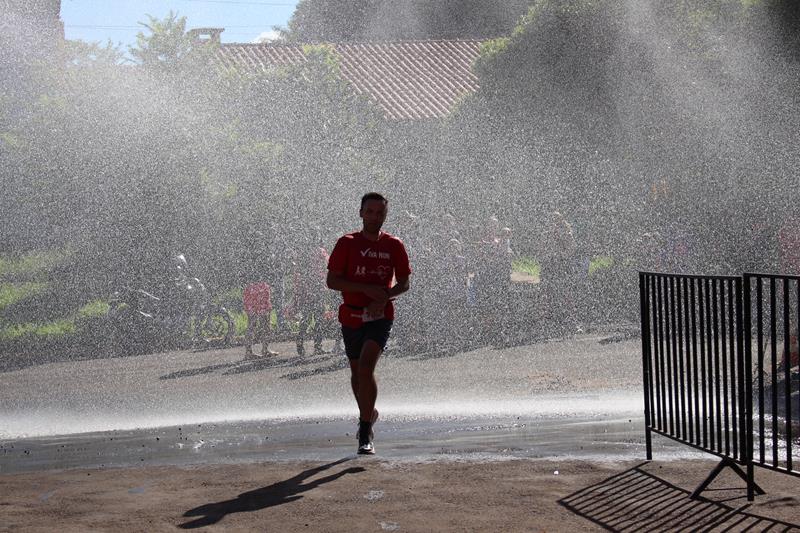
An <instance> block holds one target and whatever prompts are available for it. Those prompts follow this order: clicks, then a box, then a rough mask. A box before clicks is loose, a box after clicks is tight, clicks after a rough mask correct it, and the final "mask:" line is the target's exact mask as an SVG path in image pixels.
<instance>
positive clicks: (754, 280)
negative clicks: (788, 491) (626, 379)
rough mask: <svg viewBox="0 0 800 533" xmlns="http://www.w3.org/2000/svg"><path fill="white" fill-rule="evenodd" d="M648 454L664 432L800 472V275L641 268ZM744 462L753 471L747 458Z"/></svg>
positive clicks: (731, 459) (726, 456) (731, 458)
mask: <svg viewBox="0 0 800 533" xmlns="http://www.w3.org/2000/svg"><path fill="white" fill-rule="evenodd" d="M639 292H640V301H641V325H642V366H643V379H644V400H645V428H646V429H645V432H646V443H647V458H648V459H652V445H651V434H652V433H658V434H661V435H664V436H666V437H669V438H671V439H674V440H677V441H680V442H683V443H685V444H687V445H689V446H692V447H695V448H698V449H700V450H703V451H705V452H708V453H711V454H714V455H717V456H719V457H720V458H721V462H720V464H719V465H718V466H717V468H715V469H714V471H713V472H712V473H711V474H710V475H709V477H708V478H707V479H706V480H705V481H704V482H703V483H702V484H701V485H700V486H699V487H698V488H697V490H695V492H694V494H693V495H692V496H693V497H696V496H698V495H699V494H700V492H702V491H703V490H705V488H706V487H707V486H708V485H709V483H711V481H712V480H713V479H714V478H715V477H716V476H717V474H719V472H720V471H722V469H723V468H725V467H726V466H727V467H730V468H732V469H733V470H734V471H736V472H737V473H738V474H739V475H740V476H741V477H742V478H743V479H745V480H746V481H747V487H748V491H747V492H748V499H753V495H754V493H755V492H759V493H761V492H763V491H761V489H760V488H759V487H758V485H756V484H755V480H754V472H753V467H754V466H762V467H765V468H770V469H773V470H778V471H781V472H785V473H789V474H793V475H798V476H800V468H799V467H798V465H800V455H798V452H800V446H798V445H797V441H798V436H800V371H799V370H798V369H797V368H795V367H797V366H798V362H799V359H800V356H799V355H798V343H797V339H798V338H800V276H779V275H771V274H744V275H743V276H742V277H738V276H735V277H734V276H691V275H679V274H662V273H651V272H640V273H639ZM739 465H741V466H744V467H745V468H746V472H745V471H743V470H742V468H740V466H739Z"/></svg>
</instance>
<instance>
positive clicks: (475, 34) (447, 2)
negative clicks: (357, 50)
mask: <svg viewBox="0 0 800 533" xmlns="http://www.w3.org/2000/svg"><path fill="white" fill-rule="evenodd" d="M529 3H530V0H437V1H436V2H419V1H415V0H400V1H392V0H301V1H300V2H299V3H298V4H297V8H296V9H295V12H294V14H293V15H292V18H291V19H290V20H289V28H288V31H287V33H286V36H287V38H288V40H290V41H294V42H305V43H307V42H359V41H392V40H411V39H484V38H487V37H497V36H500V35H504V34H506V33H508V32H509V31H510V30H511V29H512V28H513V27H514V24H515V23H516V21H517V19H518V18H519V17H520V16H521V15H523V14H524V13H525V10H526V8H527V6H528V4H529Z"/></svg>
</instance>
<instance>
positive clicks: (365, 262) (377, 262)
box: [328, 231, 411, 327]
mask: <svg viewBox="0 0 800 533" xmlns="http://www.w3.org/2000/svg"><path fill="white" fill-rule="evenodd" d="M328 270H329V271H331V272H337V273H339V272H341V273H342V274H343V275H344V278H345V279H346V280H347V281H355V282H358V283H366V284H369V285H377V286H378V287H386V288H387V289H388V288H390V287H391V286H392V279H393V278H407V277H408V276H409V275H411V265H410V264H409V262H408V254H407V253H406V247H405V246H404V245H403V241H401V240H400V239H398V238H397V237H394V236H392V235H390V234H388V233H386V232H381V234H380V237H379V238H378V240H377V241H371V240H369V239H367V238H366V237H364V235H362V234H361V232H360V231H357V232H354V233H348V234H347V235H345V236H343V237H341V238H340V239H339V240H338V241H337V242H336V246H335V247H334V248H333V252H331V257H330V259H329V260H328ZM342 295H343V296H344V303H343V304H342V305H341V307H339V321H340V322H341V323H342V324H343V325H345V326H349V327H359V326H361V323H362V318H361V315H362V313H363V308H364V307H366V306H368V305H369V303H370V299H369V298H368V297H367V296H366V295H365V294H364V293H361V292H347V291H344V292H342ZM384 316H385V317H386V318H388V319H389V320H394V305H393V304H392V302H391V301H389V302H387V304H386V309H385V310H384Z"/></svg>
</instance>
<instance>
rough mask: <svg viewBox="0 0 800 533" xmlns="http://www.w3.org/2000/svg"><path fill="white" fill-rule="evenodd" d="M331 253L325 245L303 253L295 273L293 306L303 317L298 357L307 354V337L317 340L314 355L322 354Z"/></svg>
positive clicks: (293, 275)
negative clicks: (327, 279) (327, 278)
mask: <svg viewBox="0 0 800 533" xmlns="http://www.w3.org/2000/svg"><path fill="white" fill-rule="evenodd" d="M327 266H328V252H327V250H325V248H323V247H322V246H315V247H312V248H310V249H307V250H304V251H303V252H302V253H301V255H300V257H298V260H297V261H296V262H295V264H294V272H293V273H292V282H293V290H292V295H293V305H292V308H293V309H295V310H296V311H297V314H298V315H299V318H300V321H299V322H300V323H299V331H298V333H297V354H298V355H305V347H304V346H303V344H304V341H305V337H306V334H307V333H308V334H310V335H311V338H312V339H313V340H314V355H320V354H322V353H324V352H323V350H322V337H323V332H324V327H323V321H324V320H325V297H326V295H327V290H326V287H325V278H326V277H327V275H328V271H327Z"/></svg>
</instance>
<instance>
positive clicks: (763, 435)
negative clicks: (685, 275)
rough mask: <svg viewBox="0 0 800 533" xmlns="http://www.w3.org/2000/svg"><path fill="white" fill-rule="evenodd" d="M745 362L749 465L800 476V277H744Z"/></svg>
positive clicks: (754, 275)
mask: <svg viewBox="0 0 800 533" xmlns="http://www.w3.org/2000/svg"><path fill="white" fill-rule="evenodd" d="M743 278H744V314H745V317H746V318H745V320H746V321H747V323H748V324H749V325H750V327H749V328H747V331H746V340H745V360H746V361H747V362H748V367H749V368H752V375H753V377H752V379H751V380H750V383H749V384H748V385H749V387H748V388H749V391H750V392H749V394H750V397H751V398H752V402H753V409H754V411H755V414H754V417H753V419H752V421H753V422H754V424H755V428H754V433H755V436H756V442H755V443H754V449H753V452H754V453H753V458H752V461H753V463H754V464H756V465H758V466H762V467H764V468H770V469H773V470H778V471H781V472H785V473H788V474H792V475H797V476H800V468H799V466H800V454H798V451H800V450H799V449H798V446H796V445H795V441H797V438H798V436H800V370H799V369H796V368H795V367H797V366H798V359H800V356H799V354H798V343H797V339H798V337H800V312H798V311H799V308H800V276H785V275H773V274H749V273H748V274H744V276H743Z"/></svg>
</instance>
